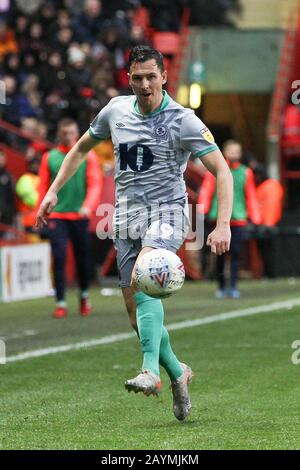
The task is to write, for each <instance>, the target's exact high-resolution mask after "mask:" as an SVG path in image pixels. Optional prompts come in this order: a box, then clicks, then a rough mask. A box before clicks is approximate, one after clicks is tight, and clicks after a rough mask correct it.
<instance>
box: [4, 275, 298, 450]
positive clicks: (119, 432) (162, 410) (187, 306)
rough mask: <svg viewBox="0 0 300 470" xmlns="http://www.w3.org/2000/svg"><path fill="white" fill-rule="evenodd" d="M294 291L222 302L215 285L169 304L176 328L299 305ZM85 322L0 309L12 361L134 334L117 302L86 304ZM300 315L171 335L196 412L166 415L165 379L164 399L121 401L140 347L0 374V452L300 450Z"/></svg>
mask: <svg viewBox="0 0 300 470" xmlns="http://www.w3.org/2000/svg"><path fill="white" fill-rule="evenodd" d="M299 285H300V281H299V280H293V281H288V280H279V281H275V282H266V281H264V282H244V283H241V291H242V294H243V296H242V299H240V300H238V301H234V300H224V301H217V300H214V298H213V293H214V287H215V286H214V285H212V284H207V283H186V284H185V286H184V288H183V289H182V291H181V292H180V293H179V294H177V295H176V296H174V297H173V298H170V299H168V300H167V301H165V310H166V322H167V323H174V322H179V321H185V320H188V319H195V318H201V317H207V316H209V315H215V314H218V313H221V312H222V313H223V312H226V311H227V312H228V311H232V310H237V309H245V308H248V307H255V306H257V305H266V304H270V303H271V302H277V301H284V300H289V299H294V298H298V297H300V295H299ZM91 294H92V295H91V296H92V300H93V304H94V313H93V315H92V316H91V317H89V318H81V317H80V316H79V315H78V313H77V298H76V293H75V291H73V292H70V293H69V308H70V315H69V317H68V318H67V319H61V320H54V319H52V318H51V311H52V309H53V299H40V300H34V301H26V302H16V303H11V304H1V305H0V336H1V337H2V338H3V339H4V340H5V342H6V346H7V355H8V357H11V356H14V355H16V354H18V353H21V352H24V351H32V350H36V349H39V348H46V347H51V346H60V345H66V344H73V343H76V342H78V341H83V340H90V339H92V338H100V337H103V336H107V335H112V334H117V333H121V332H130V328H129V324H128V320H127V316H126V313H125V312H124V308H123V304H122V299H121V297H120V296H117V295H115V296H111V297H104V296H101V295H100V294H99V290H98V289H95V290H93V291H92V293H91ZM299 324H300V307H295V308H291V309H284V310H276V311H274V312H270V313H262V314H258V315H254V316H249V317H244V318H235V319H231V320H226V321H220V322H215V323H210V324H206V325H201V326H197V327H193V328H187V329H182V330H177V331H172V332H171V340H172V345H173V347H174V350H175V352H176V353H177V355H178V357H179V358H180V359H181V360H183V361H185V362H187V363H188V364H189V365H191V366H192V368H193V370H194V373H195V378H194V381H193V383H192V384H191V386H190V394H191V399H192V403H193V409H192V412H191V415H190V417H189V419H188V420H187V421H186V422H183V423H180V422H178V421H177V420H176V419H175V418H174V416H173V414H172V399H171V393H170V390H169V388H168V378H167V377H166V375H165V374H164V373H163V375H162V377H163V384H164V386H163V392H162V394H161V396H160V398H158V399H155V398H153V397H149V398H146V397H144V396H143V395H140V394H137V395H135V394H132V393H131V394H128V393H127V392H126V391H125V390H124V386H123V383H124V381H125V380H126V379H127V378H130V377H133V376H134V375H136V372H137V369H138V368H139V367H140V364H141V354H140V352H139V345H138V341H137V339H135V338H131V339H126V340H124V341H120V342H115V343H111V344H105V345H101V346H97V347H91V348H83V349H81V350H78V351H69V352H64V353H58V354H51V355H47V356H44V357H39V358H31V359H27V360H24V361H19V362H13V363H8V364H6V365H0V390H1V407H0V449H103V450H104V449H110V450H113V449H119V450H122V449H146V450H150V449H157V450H169V449H178V450H181V449H185V450H192V449H195V450H201V449H299V448H300V424H299V411H300V405H299V384H300V365H298V366H297V365H293V364H292V362H291V356H292V353H293V349H292V348H291V344H292V342H293V341H294V340H296V339H300V331H299Z"/></svg>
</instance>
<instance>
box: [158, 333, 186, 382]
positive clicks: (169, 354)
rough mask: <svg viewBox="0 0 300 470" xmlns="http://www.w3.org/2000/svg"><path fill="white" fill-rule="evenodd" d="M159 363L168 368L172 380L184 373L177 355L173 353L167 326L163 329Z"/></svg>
mask: <svg viewBox="0 0 300 470" xmlns="http://www.w3.org/2000/svg"><path fill="white" fill-rule="evenodd" d="M159 363H160V365H161V366H162V367H163V368H164V369H165V370H166V372H167V374H168V376H169V377H170V379H171V382H173V381H174V380H177V379H178V377H180V376H181V375H182V372H183V371H182V367H181V364H180V362H179V361H178V359H177V357H176V356H175V354H174V353H173V350H172V348H171V344H170V337H169V333H168V330H167V328H166V327H165V326H163V329H162V336H161V342H160V351H159Z"/></svg>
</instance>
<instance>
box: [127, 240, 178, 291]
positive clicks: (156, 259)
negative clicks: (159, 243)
mask: <svg viewBox="0 0 300 470" xmlns="http://www.w3.org/2000/svg"><path fill="white" fill-rule="evenodd" d="M184 279H185V270H184V265H183V263H182V261H181V259H180V258H179V257H178V256H177V255H176V254H175V253H172V251H169V250H164V249H162V248H158V249H155V250H151V251H148V252H147V253H145V254H144V255H143V256H142V257H141V258H140V259H139V261H138V263H137V265H136V271H135V280H136V284H137V286H138V288H139V289H140V290H141V291H142V292H144V294H147V295H149V296H150V297H155V298H159V299H163V298H165V297H170V295H173V294H174V293H175V292H177V291H179V290H180V289H181V287H182V285H183V283H184Z"/></svg>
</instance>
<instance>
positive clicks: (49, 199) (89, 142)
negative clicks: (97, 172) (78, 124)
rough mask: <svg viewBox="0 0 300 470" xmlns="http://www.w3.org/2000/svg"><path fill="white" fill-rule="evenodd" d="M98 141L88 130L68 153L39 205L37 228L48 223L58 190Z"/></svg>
mask: <svg viewBox="0 0 300 470" xmlns="http://www.w3.org/2000/svg"><path fill="white" fill-rule="evenodd" d="M97 143H98V142H97V140H95V139H94V138H93V137H91V135H90V133H89V132H88V131H87V132H86V133H85V134H83V136H82V137H81V138H80V139H79V140H78V142H76V144H75V145H74V146H73V147H72V148H71V150H70V151H69V152H68V153H67V155H66V157H65V158H64V160H63V163H62V165H61V167H60V169H59V172H58V173H57V175H56V178H55V179H54V181H53V183H52V184H51V186H50V188H49V189H48V192H47V194H46V196H45V197H44V199H43V201H42V203H41V205H40V207H39V210H38V213H37V219H36V227H37V228H42V227H43V225H44V224H46V223H47V222H46V217H47V216H48V215H49V214H50V213H51V211H52V209H53V208H54V206H55V205H56V204H57V193H58V191H59V190H60V189H61V188H62V187H63V186H64V184H65V183H66V182H67V181H68V180H69V179H70V178H71V177H72V176H73V175H74V174H75V173H76V171H77V169H78V167H79V166H80V165H81V163H82V162H83V161H84V159H85V157H86V154H87V153H88V152H89V151H90V150H91V149H92V148H93V147H95V145H97Z"/></svg>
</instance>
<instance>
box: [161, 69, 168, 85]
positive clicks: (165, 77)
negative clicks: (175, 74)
mask: <svg viewBox="0 0 300 470" xmlns="http://www.w3.org/2000/svg"><path fill="white" fill-rule="evenodd" d="M162 77H163V80H162V83H163V85H165V84H166V83H167V80H168V73H167V71H166V70H164V71H163V73H162Z"/></svg>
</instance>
